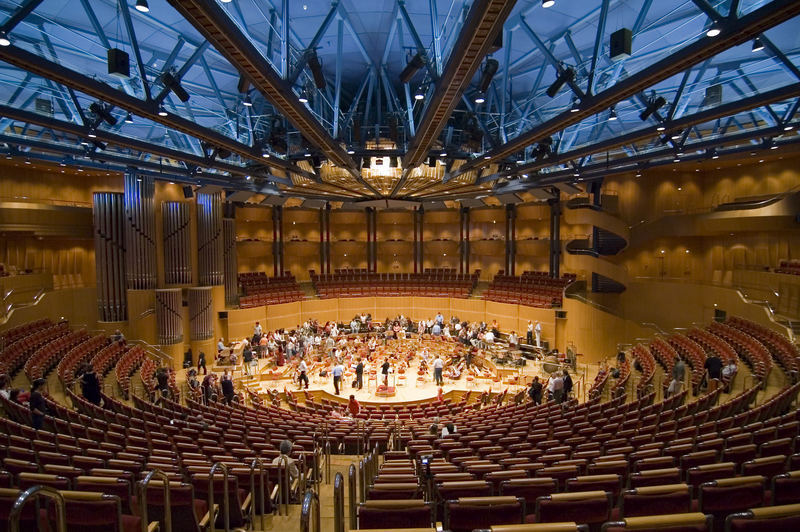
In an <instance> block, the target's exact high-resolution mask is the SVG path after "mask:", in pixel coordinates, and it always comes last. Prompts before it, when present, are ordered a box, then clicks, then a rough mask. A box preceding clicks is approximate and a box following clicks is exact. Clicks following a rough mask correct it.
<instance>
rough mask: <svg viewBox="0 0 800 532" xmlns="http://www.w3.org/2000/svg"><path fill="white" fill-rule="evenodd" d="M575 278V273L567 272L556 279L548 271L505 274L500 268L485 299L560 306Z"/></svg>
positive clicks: (530, 305)
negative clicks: (565, 290) (566, 290)
mask: <svg viewBox="0 0 800 532" xmlns="http://www.w3.org/2000/svg"><path fill="white" fill-rule="evenodd" d="M574 280H575V274H573V273H565V274H564V275H563V276H562V277H560V278H558V279H554V278H552V277H550V275H549V274H548V273H547V272H523V274H522V275H521V276H514V275H505V272H504V271H503V270H500V271H499V272H498V273H497V275H495V277H494V279H493V280H492V282H491V284H490V285H489V289H488V290H486V292H485V293H484V294H483V298H484V299H488V300H490V301H498V302H500V303H514V304H517V305H527V306H529V307H544V308H551V307H560V306H561V304H562V302H563V296H564V288H566V287H567V286H568V285H569V284H570V283H572V282H573V281H574Z"/></svg>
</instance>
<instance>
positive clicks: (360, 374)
mask: <svg viewBox="0 0 800 532" xmlns="http://www.w3.org/2000/svg"><path fill="white" fill-rule="evenodd" d="M356 361H357V362H358V364H356V387H357V388H358V389H359V390H360V389H361V388H362V386H364V381H363V379H364V363H363V362H362V361H361V357H358V358H357V359H356Z"/></svg>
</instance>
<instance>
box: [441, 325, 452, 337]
mask: <svg viewBox="0 0 800 532" xmlns="http://www.w3.org/2000/svg"><path fill="white" fill-rule="evenodd" d="M442 336H444V337H445V338H450V326H449V325H445V326H444V329H442Z"/></svg>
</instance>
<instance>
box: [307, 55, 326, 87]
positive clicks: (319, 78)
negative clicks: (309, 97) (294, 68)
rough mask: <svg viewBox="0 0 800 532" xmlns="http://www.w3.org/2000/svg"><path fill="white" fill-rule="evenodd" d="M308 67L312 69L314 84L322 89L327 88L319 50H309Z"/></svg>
mask: <svg viewBox="0 0 800 532" xmlns="http://www.w3.org/2000/svg"><path fill="white" fill-rule="evenodd" d="M307 61H308V68H309V69H310V70H311V76H312V77H313V78H314V85H315V86H316V87H317V88H318V89H319V90H322V89H324V88H325V85H326V82H325V74H324V73H323V72H322V65H321V64H320V62H319V57H317V51H316V50H314V49H311V50H309V51H308V59H307Z"/></svg>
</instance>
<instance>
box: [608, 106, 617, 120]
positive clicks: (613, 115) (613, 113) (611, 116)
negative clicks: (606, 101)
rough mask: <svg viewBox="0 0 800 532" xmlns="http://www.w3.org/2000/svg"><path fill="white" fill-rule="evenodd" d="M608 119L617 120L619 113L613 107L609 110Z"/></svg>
mask: <svg viewBox="0 0 800 532" xmlns="http://www.w3.org/2000/svg"><path fill="white" fill-rule="evenodd" d="M608 119H609V120H610V121H613V120H616V119H617V111H615V110H614V108H613V107H612V108H611V109H609V110H608Z"/></svg>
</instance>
